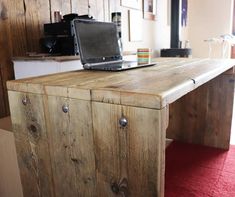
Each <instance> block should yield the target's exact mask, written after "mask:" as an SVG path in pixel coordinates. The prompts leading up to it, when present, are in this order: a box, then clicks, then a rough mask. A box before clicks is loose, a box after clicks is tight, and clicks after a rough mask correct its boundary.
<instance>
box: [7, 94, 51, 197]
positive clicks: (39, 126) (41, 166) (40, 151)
mask: <svg viewBox="0 0 235 197" xmlns="http://www.w3.org/2000/svg"><path fill="white" fill-rule="evenodd" d="M24 98H27V104H26V105H23V104H22V99H24ZM9 100H10V103H11V119H12V123H13V125H12V129H13V132H14V136H15V143H16V150H17V158H18V164H19V168H20V176H21V182H22V186H23V193H24V196H25V197H31V196H32V194H33V196H35V197H37V196H38V197H41V196H53V186H52V174H51V162H50V155H49V147H48V139H47V129H46V125H45V118H44V112H43V108H44V107H43V99H42V97H41V96H40V95H32V94H27V95H26V94H24V93H17V92H9Z"/></svg>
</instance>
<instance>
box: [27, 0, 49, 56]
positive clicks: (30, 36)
mask: <svg viewBox="0 0 235 197" xmlns="http://www.w3.org/2000/svg"><path fill="white" fill-rule="evenodd" d="M23 2H24V9H25V18H26V20H25V23H26V24H25V25H26V39H27V51H28V52H38V53H39V52H41V51H40V50H41V49H40V45H39V40H40V38H41V37H42V36H43V24H44V23H49V22H50V12H49V11H50V10H49V1H42V0H36V1H35V0H24V1H23Z"/></svg>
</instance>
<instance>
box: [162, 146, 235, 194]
mask: <svg viewBox="0 0 235 197" xmlns="http://www.w3.org/2000/svg"><path fill="white" fill-rule="evenodd" d="M165 180H166V183H165V187H166V188H165V197H206V196H209V197H235V146H234V145H231V146H230V150H229V151H223V150H220V149H215V148H209V147H204V146H199V145H192V144H184V143H179V142H173V143H172V144H171V145H170V146H169V147H168V148H167V149H166V179H165Z"/></svg>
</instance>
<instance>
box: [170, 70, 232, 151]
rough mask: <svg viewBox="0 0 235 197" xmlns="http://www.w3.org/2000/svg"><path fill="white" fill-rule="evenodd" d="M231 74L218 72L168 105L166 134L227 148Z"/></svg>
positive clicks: (175, 137)
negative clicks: (168, 120) (206, 81)
mask: <svg viewBox="0 0 235 197" xmlns="http://www.w3.org/2000/svg"><path fill="white" fill-rule="evenodd" d="M234 80H235V78H234V75H220V76H218V77H217V78H215V79H213V80H211V81H209V82H208V83H206V84H204V85H203V86H201V87H199V88H197V89H196V90H194V91H193V92H191V93H189V94H187V95H185V96H184V97H182V98H181V99H179V100H178V101H176V102H175V103H173V104H171V105H170V124H169V128H168V130H167V137H168V138H171V139H175V140H180V141H184V142H188V143H195V144H202V145H206V146H212V147H217V148H223V149H228V148H229V140H230V132H231V123H232V112H233V98H234Z"/></svg>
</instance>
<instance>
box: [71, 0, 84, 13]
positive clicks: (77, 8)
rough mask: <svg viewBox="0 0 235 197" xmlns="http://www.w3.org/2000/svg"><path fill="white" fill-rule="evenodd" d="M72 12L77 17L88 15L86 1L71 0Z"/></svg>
mask: <svg viewBox="0 0 235 197" xmlns="http://www.w3.org/2000/svg"><path fill="white" fill-rule="evenodd" d="M71 2H72V12H75V13H77V14H78V15H84V14H88V0H72V1H71Z"/></svg>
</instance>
